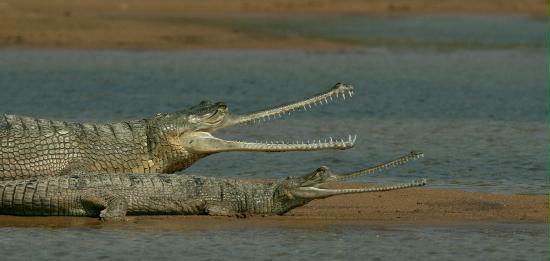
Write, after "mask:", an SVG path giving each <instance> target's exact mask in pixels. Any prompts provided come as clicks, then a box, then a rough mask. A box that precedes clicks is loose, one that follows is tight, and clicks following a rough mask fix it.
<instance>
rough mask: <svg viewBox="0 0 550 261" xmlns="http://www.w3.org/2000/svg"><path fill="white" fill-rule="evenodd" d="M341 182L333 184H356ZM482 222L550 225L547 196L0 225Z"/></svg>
mask: <svg viewBox="0 0 550 261" xmlns="http://www.w3.org/2000/svg"><path fill="white" fill-rule="evenodd" d="M358 185H361V184H342V185H333V186H331V187H357V186H358ZM480 222H505V223H538V224H543V223H548V196H546V195H499V194H487V193H478V192H465V191H459V190H449V189H430V188H413V189H405V190H398V191H389V192H377V193H362V194H352V195H342V196H335V197H331V198H326V199H320V200H314V201H312V202H310V203H309V204H307V205H305V206H303V207H300V208H296V209H294V210H292V211H290V212H288V213H286V214H285V215H283V216H261V215H255V216H247V217H245V218H237V217H212V216H130V217H128V221H127V222H101V221H99V220H98V219H97V218H92V217H19V216H6V215H4V216H0V227H47V228H67V227H91V228H131V229H155V230H159V229H160V230H164V229H166V230H196V229H225V228H229V229H231V228H235V229H239V228H250V227H260V228H265V227H288V228H313V229H316V228H322V227H326V226H330V225H342V224H343V225H346V224H359V225H400V224H416V225H460V224H470V223H480Z"/></svg>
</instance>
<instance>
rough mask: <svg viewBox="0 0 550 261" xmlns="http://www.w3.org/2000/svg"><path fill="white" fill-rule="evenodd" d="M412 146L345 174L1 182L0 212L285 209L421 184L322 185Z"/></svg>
mask: <svg viewBox="0 0 550 261" xmlns="http://www.w3.org/2000/svg"><path fill="white" fill-rule="evenodd" d="M422 156H423V154H422V153H421V152H416V151H413V152H411V153H409V154H407V155H405V156H402V157H399V158H397V159H395V160H392V161H389V162H386V163H383V164H379V165H377V166H374V167H371V168H367V169H363V170H360V171H356V172H352V173H349V174H344V175H336V174H333V173H332V172H331V171H330V170H329V169H328V168H327V167H324V166H323V167H320V168H318V169H317V170H315V171H313V172H312V173H309V174H307V175H304V176H301V177H287V178H285V179H281V180H276V181H272V180H260V181H258V180H244V179H238V178H229V177H202V176H192V175H177V174H172V175H166V174H155V175H151V174H149V175H145V174H117V173H104V174H101V173H95V174H83V175H65V176H56V177H38V178H31V179H26V180H13V181H1V182H0V214H10V215H35V216H49V215H58V216H92V217H100V218H101V219H103V220H125V216H126V215H224V216H232V215H248V214H252V215H254V214H267V215H269V214H278V215H281V214H284V213H286V212H288V211H289V210H291V209H293V208H296V207H300V206H303V205H305V204H306V203H308V202H310V201H312V200H314V199H322V198H326V197H330V196H335V195H342V194H350V193H364V192H379V191H388V190H396V189H403V188H411V187H418V186H423V185H425V184H426V180H425V179H420V180H416V181H413V182H411V183H406V184H400V185H393V186H379V187H368V188H354V189H326V188H321V187H320V186H321V185H323V184H326V183H329V182H337V181H343V180H348V179H351V178H355V177H359V176H363V175H367V174H371V173H374V172H377V171H381V170H384V169H388V168H391V167H395V166H397V165H401V164H404V163H406V162H408V161H411V160H415V159H418V158H420V157H422Z"/></svg>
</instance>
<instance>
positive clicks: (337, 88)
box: [219, 83, 354, 128]
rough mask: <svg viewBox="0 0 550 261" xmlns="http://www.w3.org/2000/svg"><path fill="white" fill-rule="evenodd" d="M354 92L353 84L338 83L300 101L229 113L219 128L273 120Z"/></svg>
mask: <svg viewBox="0 0 550 261" xmlns="http://www.w3.org/2000/svg"><path fill="white" fill-rule="evenodd" d="M353 94H354V90H353V86H351V85H349V84H343V83H337V84H336V85H334V86H333V87H332V88H330V89H329V90H327V91H324V92H322V93H320V94H317V95H314V96H312V97H310V98H307V99H304V100H301V101H298V102H293V103H288V104H284V105H281V106H277V107H273V108H269V109H266V110H261V111H257V112H253V113H249V114H246V115H227V118H226V120H225V121H224V123H223V124H221V125H220V127H219V128H225V127H229V126H233V125H237V124H246V123H258V122H260V121H266V120H271V119H273V118H280V117H282V115H284V114H290V113H291V112H293V111H297V110H298V111H299V110H304V111H306V110H307V109H308V108H311V107H312V105H313V106H316V105H317V104H323V103H325V104H328V103H329V102H330V101H332V100H334V99H338V98H341V99H344V100H345V99H346V95H347V96H349V97H350V98H351V97H352V96H353Z"/></svg>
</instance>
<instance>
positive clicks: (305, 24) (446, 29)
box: [223, 14, 548, 49]
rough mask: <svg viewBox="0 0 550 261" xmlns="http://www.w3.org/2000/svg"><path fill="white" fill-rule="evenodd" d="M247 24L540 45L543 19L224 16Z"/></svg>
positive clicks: (441, 43) (368, 39)
mask: <svg viewBox="0 0 550 261" xmlns="http://www.w3.org/2000/svg"><path fill="white" fill-rule="evenodd" d="M223 22H224V23H228V22H229V23H232V24H233V25H234V26H237V27H242V28H243V29H246V30H252V31H259V32H269V33H272V34H275V35H280V36H294V35H300V36H309V37H315V38H321V39H328V40H334V41H343V42H349V43H355V44H366V45H368V46H384V47H407V48H410V47H424V48H433V47H435V48H443V49H449V48H451V49H455V48H465V49H469V48H544V47H546V46H548V20H547V19H542V18H541V19H534V18H530V17H526V16H502V15H468V16H464V15H450V14H448V15H426V16H415V15H392V16H381V15H350V14H347V15H341V16H326V17H317V16H297V17H284V18H281V17H256V18H255V19H252V18H247V19H232V20H229V21H227V20H224V21H223Z"/></svg>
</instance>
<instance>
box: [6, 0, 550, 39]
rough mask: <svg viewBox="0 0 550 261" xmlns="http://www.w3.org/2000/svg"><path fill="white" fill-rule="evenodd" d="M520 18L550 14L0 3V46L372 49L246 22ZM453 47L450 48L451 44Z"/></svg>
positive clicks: (503, 4)
mask: <svg viewBox="0 0 550 261" xmlns="http://www.w3.org/2000/svg"><path fill="white" fill-rule="evenodd" d="M438 14H441V15H521V16H529V17H533V19H545V20H547V19H548V3H545V2H542V1H535V0H522V1H520V2H518V1H512V0H501V1H490V2H486V1H485V2H480V1H473V0H465V1H458V0H456V1H455V0H450V1H444V2H442V1H436V0H373V1H368V2H365V1H359V0H343V1H330V0H314V1H304V2H296V1H291V0H265V1H259V2H258V1H248V0H236V1H225V2H219V1H215V0H205V1H200V2H197V1H191V0H180V1H170V0H159V1H154V2H151V1H147V0H135V1H132V2H131V3H127V2H125V1H117V2H113V1H106V0H95V1H92V0H84V1H78V2H74V1H70V0H54V1H51V2H48V3H46V2H43V1H38V0H0V48H52V49H55V48H61V49H168V50H173V49H188V48H208V49H217V48H226V49H265V48H268V49H281V48H282V49H284V48H313V49H316V48H317V49H342V48H344V49H345V48H357V47H371V46H370V45H368V44H367V45H366V44H364V43H360V42H353V41H349V40H345V39H331V38H327V37H325V38H322V37H315V36H312V35H304V34H281V33H277V32H276V31H273V30H271V29H272V28H269V27H265V28H263V27H261V25H254V26H252V27H243V26H242V25H241V22H243V21H245V22H251V23H252V24H255V22H256V21H257V20H254V19H258V18H259V19H263V18H277V19H280V20H281V21H284V20H285V18H293V17H294V18H295V17H304V16H311V17H322V16H337V15H375V16H390V17H391V16H396V17H399V16H408V15H438ZM451 47H452V46H451Z"/></svg>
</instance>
